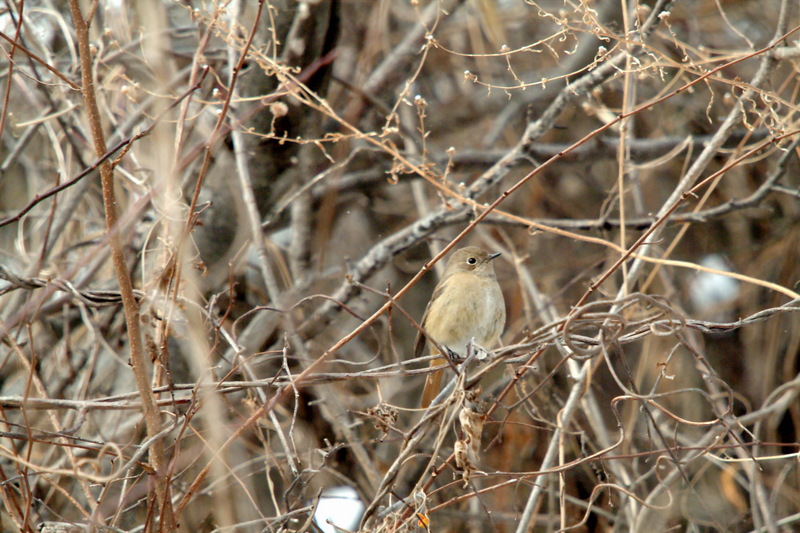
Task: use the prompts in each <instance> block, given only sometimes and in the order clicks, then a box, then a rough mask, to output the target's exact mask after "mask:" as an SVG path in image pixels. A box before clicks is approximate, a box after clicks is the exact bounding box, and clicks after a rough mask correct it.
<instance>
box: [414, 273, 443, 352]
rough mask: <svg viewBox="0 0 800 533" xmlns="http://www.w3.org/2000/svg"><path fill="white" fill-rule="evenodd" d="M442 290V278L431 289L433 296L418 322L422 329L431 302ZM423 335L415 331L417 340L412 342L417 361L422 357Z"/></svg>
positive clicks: (423, 347)
mask: <svg viewBox="0 0 800 533" xmlns="http://www.w3.org/2000/svg"><path fill="white" fill-rule="evenodd" d="M443 289H444V278H443V279H441V280H439V283H437V284H436V287H435V288H434V289H433V295H432V296H431V300H430V301H429V302H428V305H427V307H425V313H424V314H423V315H422V320H420V322H419V325H420V326H421V327H422V329H423V330H424V329H425V325H426V324H425V323H426V322H427V321H428V313H429V312H430V310H431V304H432V303H433V301H434V300H435V299H436V298H437V297H438V296H439V295H440V294H441V293H442V290H443ZM425 340H426V337H425V335H423V334H422V331H417V338H416V340H414V359H418V358H420V357H422V352H423V351H424V350H425Z"/></svg>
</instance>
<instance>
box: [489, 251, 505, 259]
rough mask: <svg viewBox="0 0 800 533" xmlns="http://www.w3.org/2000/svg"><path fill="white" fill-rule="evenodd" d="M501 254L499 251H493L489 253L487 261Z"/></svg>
mask: <svg viewBox="0 0 800 533" xmlns="http://www.w3.org/2000/svg"><path fill="white" fill-rule="evenodd" d="M501 255H503V254H502V253H501V252H495V253H493V254H491V255H489V261H491V260H492V259H494V258H496V257H500V256H501Z"/></svg>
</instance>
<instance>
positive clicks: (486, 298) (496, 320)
mask: <svg viewBox="0 0 800 533" xmlns="http://www.w3.org/2000/svg"><path fill="white" fill-rule="evenodd" d="M504 324H505V306H504V304H503V296H502V293H501V292H500V288H499V287H498V285H497V282H496V281H495V280H494V279H491V278H476V276H474V275H472V274H469V273H465V274H454V275H453V276H452V277H451V278H450V279H448V280H447V281H446V282H445V286H444V287H443V288H442V291H441V293H440V294H439V295H438V297H437V298H436V300H435V301H434V302H433V303H432V304H431V308H430V310H429V316H428V318H427V320H426V329H427V331H428V334H429V335H430V336H431V337H433V339H434V340H435V341H436V342H437V343H438V344H439V345H444V346H447V347H448V348H450V349H451V350H453V351H455V352H457V353H459V354H461V355H464V354H465V352H466V346H467V344H468V343H469V342H470V341H471V340H472V339H473V338H474V339H475V342H476V343H478V344H479V345H480V346H482V347H483V348H486V349H491V348H493V347H494V345H495V344H496V343H497V341H498V340H499V337H500V333H501V332H502V329H503V325H504Z"/></svg>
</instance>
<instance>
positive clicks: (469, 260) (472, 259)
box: [467, 257, 478, 265]
mask: <svg viewBox="0 0 800 533" xmlns="http://www.w3.org/2000/svg"><path fill="white" fill-rule="evenodd" d="M477 262H478V260H477V259H475V258H474V257H470V258H469V259H467V263H469V264H470V265H474V264H475V263H477Z"/></svg>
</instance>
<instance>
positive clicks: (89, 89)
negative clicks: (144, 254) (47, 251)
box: [69, 0, 175, 531]
mask: <svg viewBox="0 0 800 533" xmlns="http://www.w3.org/2000/svg"><path fill="white" fill-rule="evenodd" d="M69 6H70V11H71V12H72V19H73V21H74V23H75V33H76V36H77V40H78V52H79V55H80V62H81V93H82V94H83V100H84V104H85V105H86V115H87V118H88V121H89V127H90V129H91V132H92V140H93V142H94V150H95V152H96V154H97V157H102V156H103V154H105V153H106V152H107V148H106V141H105V135H104V133H103V126H102V124H101V121H100V110H99V108H98V106H97V99H96V95H95V90H94V79H93V76H92V52H91V48H90V46H89V23H88V22H87V20H86V19H84V18H83V14H82V13H81V9H80V6H79V5H78V0H70V1H69ZM100 179H101V183H102V188H103V205H104V208H105V216H106V228H107V230H108V234H109V243H110V246H111V258H112V261H113V263H114V271H115V273H116V276H117V282H118V283H119V288H120V293H121V294H122V304H123V307H124V309H125V323H126V326H127V328H128V342H129V344H130V357H131V368H132V369H133V375H134V377H135V379H136V387H137V389H138V390H139V396H140V397H141V399H142V406H143V408H144V420H145V425H146V428H147V436H148V438H153V437H154V436H156V435H157V434H158V433H159V431H160V430H161V420H160V418H159V411H158V409H157V407H156V403H155V396H154V395H153V391H152V389H151V388H150V378H149V374H148V369H147V362H146V360H145V356H144V349H143V346H142V335H141V330H140V321H139V304H138V303H137V302H136V298H135V297H134V295H133V284H132V283H131V277H130V273H129V272H128V266H127V264H126V263H125V255H124V253H123V246H122V242H121V239H120V234H119V232H118V231H116V225H117V221H118V218H119V216H118V213H117V199H116V196H115V194H114V168H113V167H112V165H111V162H110V161H108V160H107V159H106V160H104V161H103V162H102V163H101V164H100ZM149 457H150V464H151V465H152V467H153V469H154V470H155V472H156V480H155V481H156V482H155V488H156V498H157V501H158V507H159V509H160V510H163V515H162V520H161V530H162V531H172V530H174V528H175V525H174V520H173V517H172V508H171V505H170V502H169V501H168V500H167V496H166V495H167V494H168V491H167V487H166V486H165V483H164V482H163V479H164V478H163V477H162V476H163V474H164V473H165V471H166V470H165V461H164V445H163V442H162V441H161V439H155V440H154V441H153V445H152V446H151V448H150V451H149Z"/></svg>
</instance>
